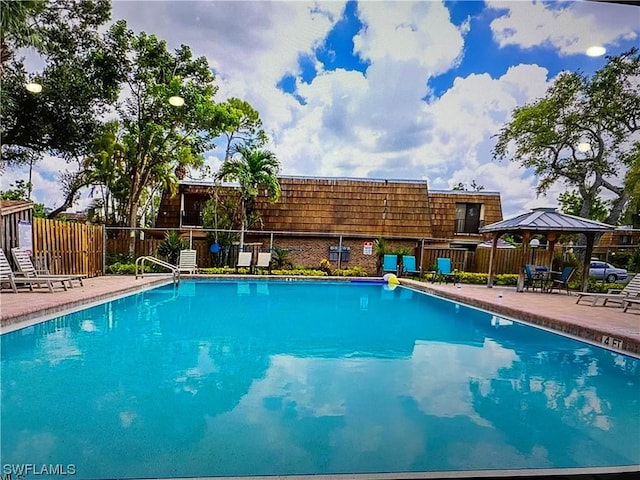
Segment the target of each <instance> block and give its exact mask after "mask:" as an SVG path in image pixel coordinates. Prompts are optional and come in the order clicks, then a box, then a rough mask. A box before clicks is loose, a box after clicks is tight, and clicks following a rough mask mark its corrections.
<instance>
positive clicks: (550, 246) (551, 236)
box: [547, 232, 558, 271]
mask: <svg viewBox="0 0 640 480" xmlns="http://www.w3.org/2000/svg"><path fill="white" fill-rule="evenodd" d="M557 240H558V234H557V233H555V232H549V233H548V234H547V251H548V252H549V265H547V266H548V267H549V271H551V270H553V252H554V250H555V248H556V241H557Z"/></svg>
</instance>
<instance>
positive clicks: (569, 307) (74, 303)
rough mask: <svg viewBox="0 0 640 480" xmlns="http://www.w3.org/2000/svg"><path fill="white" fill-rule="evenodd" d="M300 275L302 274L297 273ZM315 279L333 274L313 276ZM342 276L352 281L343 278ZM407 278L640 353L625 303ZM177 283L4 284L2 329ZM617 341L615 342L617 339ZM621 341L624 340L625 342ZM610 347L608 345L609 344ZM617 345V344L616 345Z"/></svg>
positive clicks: (123, 279) (108, 279)
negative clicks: (50, 287) (18, 287)
mask: <svg viewBox="0 0 640 480" xmlns="http://www.w3.org/2000/svg"><path fill="white" fill-rule="evenodd" d="M193 277H196V278H198V277H201V278H226V279H232V278H245V279H246V278H250V279H255V280H257V279H260V278H272V279H282V277H266V276H264V277H263V276H260V275H249V276H246V275H242V276H240V275H238V276H236V275H234V276H229V275H221V276H219V275H206V276H201V275H194V276H193ZM295 278H296V279H300V278H301V277H295ZM311 278H313V279H315V280H322V279H326V278H327V277H311ZM336 279H339V280H347V281H348V280H349V279H345V278H344V277H338V278H336ZM400 281H401V283H402V284H403V285H406V286H410V287H412V288H415V289H418V290H422V291H425V292H426V293H431V294H434V295H438V296H441V297H445V298H448V299H450V300H454V301H458V302H460V303H465V304H468V305H471V306H475V307H479V308H483V309H486V310H490V311H491V312H493V313H496V314H498V315H501V316H505V317H510V318H513V319H516V320H522V321H525V322H528V323H532V324H535V325H539V326H541V327H544V328H548V329H550V330H555V331H558V332H562V333H564V334H567V335H570V336H575V337H579V338H581V339H585V340H588V341H590V342H593V343H596V344H599V345H603V340H604V339H605V338H606V337H610V338H609V346H608V347H609V348H611V349H613V350H620V351H623V352H625V353H630V354H633V355H634V356H639V355H640V309H635V310H631V309H630V310H629V311H628V312H626V313H625V312H623V311H622V309H621V308H619V307H612V306H605V307H601V306H590V305H582V304H580V305H577V304H576V296H575V295H566V294H564V293H553V294H548V293H539V292H520V293H518V292H516V291H515V288H513V287H493V288H487V287H486V286H484V285H468V284H461V285H459V287H458V286H454V285H452V284H439V283H431V282H424V281H416V280H411V279H405V278H402V279H400ZM168 282H171V276H170V275H146V276H145V277H144V278H138V279H136V278H135V277H133V276H117V275H106V276H102V277H95V278H88V279H86V280H85V281H84V286H83V287H74V288H71V289H69V290H67V291H64V290H62V289H59V290H56V291H55V292H54V293H50V292H48V291H47V290H46V289H36V290H35V291H33V292H29V291H20V292H19V293H17V294H16V293H13V292H11V291H10V290H6V289H3V290H2V293H1V294H0V331H3V332H4V331H6V330H7V329H8V327H11V329H15V328H16V327H18V326H19V325H22V324H25V325H27V324H29V323H34V322H36V321H38V320H39V319H41V318H43V317H46V316H48V317H51V316H53V315H54V314H56V313H58V312H60V313H62V312H64V311H65V310H69V309H74V308H78V307H81V306H82V305H87V304H90V303H95V302H100V301H105V300H107V299H109V298H111V297H115V296H121V295H126V294H128V293H133V292H136V291H138V290H141V289H144V288H150V287H153V286H156V285H161V284H165V283H168ZM614 340H616V342H615V344H614V343H613V341H614ZM618 341H620V342H622V343H621V346H620V344H619V343H618ZM603 346H606V345H603ZM616 346H617V347H616Z"/></svg>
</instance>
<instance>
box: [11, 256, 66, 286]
mask: <svg viewBox="0 0 640 480" xmlns="http://www.w3.org/2000/svg"><path fill="white" fill-rule="evenodd" d="M3 283H8V284H9V285H10V286H11V290H13V291H14V292H15V293H18V285H24V286H27V287H29V290H33V286H34V285H36V286H46V287H47V288H48V289H49V291H50V292H51V293H53V280H51V279H43V278H37V277H36V278H34V277H16V276H15V274H14V273H13V270H11V265H10V264H9V260H8V259H7V256H6V255H5V254H4V250H2V249H1V248H0V284H3ZM62 287H63V288H64V289H65V290H66V289H67V286H66V285H65V284H64V282H62Z"/></svg>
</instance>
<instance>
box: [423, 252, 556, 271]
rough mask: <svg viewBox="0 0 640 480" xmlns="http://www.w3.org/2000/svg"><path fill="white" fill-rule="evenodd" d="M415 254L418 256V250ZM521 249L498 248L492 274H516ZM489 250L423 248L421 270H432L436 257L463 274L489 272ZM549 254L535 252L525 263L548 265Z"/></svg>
mask: <svg viewBox="0 0 640 480" xmlns="http://www.w3.org/2000/svg"><path fill="white" fill-rule="evenodd" d="M417 254H418V255H419V254H420V250H419V249H418V252H417ZM521 255H522V249H520V248H499V249H497V250H496V251H495V254H494V256H493V273H497V274H499V273H518V271H519V270H520V266H521V262H522V260H521ZM490 256H491V249H490V248H478V249H476V251H475V252H471V251H467V250H461V249H453V248H425V249H424V251H423V253H422V268H423V270H425V271H428V270H434V268H433V267H434V265H435V264H436V261H437V258H438V257H448V258H450V259H451V268H454V269H458V270H460V271H463V272H478V273H487V272H489V258H490ZM550 261H551V259H550V252H548V251H547V250H540V251H536V252H535V253H533V254H532V257H530V258H527V262H526V263H532V264H536V265H549V263H550Z"/></svg>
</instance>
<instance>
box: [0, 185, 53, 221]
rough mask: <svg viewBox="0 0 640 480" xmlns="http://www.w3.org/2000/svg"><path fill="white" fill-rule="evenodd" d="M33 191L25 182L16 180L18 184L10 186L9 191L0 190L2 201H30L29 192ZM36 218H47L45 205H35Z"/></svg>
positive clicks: (34, 214) (34, 213)
mask: <svg viewBox="0 0 640 480" xmlns="http://www.w3.org/2000/svg"><path fill="white" fill-rule="evenodd" d="M30 189H31V187H30V185H28V184H27V183H26V182H25V181H24V180H16V183H15V184H13V183H11V184H9V189H8V190H0V200H29V196H28V192H29V190H30ZM33 216H34V217H46V214H45V209H44V204H43V203H34V204H33Z"/></svg>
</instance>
